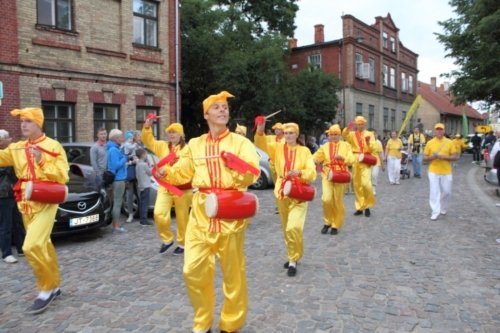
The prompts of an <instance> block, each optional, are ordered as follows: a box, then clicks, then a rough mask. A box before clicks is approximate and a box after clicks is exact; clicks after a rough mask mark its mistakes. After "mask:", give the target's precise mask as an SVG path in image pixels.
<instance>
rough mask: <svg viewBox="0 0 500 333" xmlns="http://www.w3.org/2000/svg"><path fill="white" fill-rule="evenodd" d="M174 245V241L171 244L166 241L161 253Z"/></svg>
mask: <svg viewBox="0 0 500 333" xmlns="http://www.w3.org/2000/svg"><path fill="white" fill-rule="evenodd" d="M172 245H174V242H172V243H170V244H165V243H163V244H161V248H160V253H163V252H165V251H167V250H168V248H169V247H171V246H172Z"/></svg>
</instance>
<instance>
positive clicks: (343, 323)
mask: <svg viewBox="0 0 500 333" xmlns="http://www.w3.org/2000/svg"><path fill="white" fill-rule="evenodd" d="M483 173H484V169H482V168H479V167H478V166H475V165H472V164H471V155H464V156H463V157H462V159H461V160H460V161H459V163H458V167H457V168H456V169H455V170H454V179H453V197H452V204H451V207H450V209H449V212H448V214H446V215H445V216H440V217H439V219H438V220H437V221H431V220H430V208H429V204H428V191H429V188H428V181H427V178H426V177H423V178H422V179H416V178H413V177H411V178H410V179H404V180H401V185H399V186H392V185H389V181H388V179H387V173H386V172H381V173H380V177H379V186H378V188H377V200H378V202H377V205H376V206H375V207H374V208H373V209H372V216H371V217H370V218H367V217H364V216H361V217H357V216H353V215H352V213H353V212H354V203H353V201H354V196H353V195H346V198H345V202H346V208H347V209H346V222H345V225H344V228H343V229H342V230H341V231H340V233H339V234H338V235H335V236H334V235H330V234H328V235H323V234H321V233H320V229H321V227H322V225H323V221H322V208H321V200H320V198H321V186H320V184H321V182H320V180H319V178H318V181H317V182H316V186H317V189H318V193H317V196H316V199H315V200H314V201H313V202H312V203H311V204H310V205H309V212H308V217H307V221H306V225H305V231H304V237H305V254H304V257H303V258H302V260H301V261H300V263H299V266H298V273H297V276H296V277H293V278H291V277H288V276H287V274H286V270H284V269H283V263H284V262H285V261H286V254H285V246H284V242H283V236H282V232H281V226H280V222H279V218H278V215H276V214H275V207H274V196H273V193H272V190H271V189H268V190H264V191H255V192H254V193H256V194H257V196H258V197H259V200H260V211H259V213H258V215H257V216H256V217H255V218H254V219H253V222H252V224H251V225H250V226H249V228H248V230H247V237H246V255H247V272H248V288H249V312H248V318H247V321H246V325H245V327H244V328H243V330H242V331H241V333H259V332H287V333H288V332H297V333H304V332H306V333H307V332H355V333H359V332H439V333H445V332H446V333H448V332H457V333H458V332H460V333H463V332H490V333H494V332H499V331H500V329H499V327H500V255H499V251H500V244H499V243H497V242H496V239H497V238H500V208H499V207H495V203H496V202H500V198H498V197H495V195H494V192H495V187H494V186H493V185H490V184H488V183H486V182H485V181H484V180H483ZM174 226H175V224H174ZM126 227H127V228H128V229H129V232H128V233H126V234H123V235H114V234H112V233H111V229H110V228H109V227H108V228H105V229H103V230H101V231H98V232H94V233H91V234H88V235H80V236H77V237H69V238H65V239H60V240H56V241H55V245H56V249H57V253H58V256H59V263H60V265H61V271H62V286H61V287H62V292H63V294H62V296H61V297H59V298H58V299H57V300H55V301H54V303H53V304H52V305H51V306H50V307H49V309H48V310H47V311H46V312H45V313H43V314H41V315H37V316H32V315H26V314H25V313H24V310H25V308H26V307H28V306H29V305H30V304H31V302H32V301H33V299H34V297H35V296H36V290H35V282H34V278H33V274H32V272H31V269H30V267H29V266H28V265H27V263H26V260H25V258H21V259H20V260H19V261H20V262H19V263H18V264H14V265H9V264H5V263H3V262H1V263H0V266H1V268H0V270H1V275H0V285H1V286H2V287H1V290H2V292H1V294H0V332H22V333H29V332H158V333H159V332H183V333H186V332H190V329H191V320H192V316H193V312H192V308H191V305H190V303H189V300H188V299H187V296H186V292H185V288H184V282H183V278H182V263H183V258H182V256H174V255H173V254H172V249H173V247H172V248H171V249H170V250H169V251H167V253H165V254H159V253H158V250H159V247H160V242H159V240H158V238H157V236H156V231H155V228H154V227H143V226H140V225H139V223H138V221H137V220H135V221H134V223H132V224H127V225H126ZM217 274H218V278H217V285H216V289H217V310H216V311H217V312H216V315H215V318H216V320H215V322H214V323H213V326H212V329H213V330H214V332H218V330H217V328H218V318H219V314H220V312H219V311H220V305H221V303H222V293H221V280H220V276H219V275H220V271H218V272H217Z"/></svg>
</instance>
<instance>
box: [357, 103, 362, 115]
mask: <svg viewBox="0 0 500 333" xmlns="http://www.w3.org/2000/svg"><path fill="white" fill-rule="evenodd" d="M362 115H363V103H359V102H357V103H356V116H362Z"/></svg>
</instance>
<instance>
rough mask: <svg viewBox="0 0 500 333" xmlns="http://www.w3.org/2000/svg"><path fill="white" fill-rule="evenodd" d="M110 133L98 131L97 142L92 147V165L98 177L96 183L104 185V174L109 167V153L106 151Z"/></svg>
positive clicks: (102, 129)
mask: <svg viewBox="0 0 500 333" xmlns="http://www.w3.org/2000/svg"><path fill="white" fill-rule="evenodd" d="M107 137H108V131H106V129H105V128H99V129H98V130H97V141H96V142H95V143H94V144H93V145H92V147H90V164H91V165H92V169H93V170H94V172H95V175H96V183H97V184H98V185H99V186H101V185H102V184H103V180H102V174H103V173H104V171H106V169H107V167H108V152H107V149H106V138H107Z"/></svg>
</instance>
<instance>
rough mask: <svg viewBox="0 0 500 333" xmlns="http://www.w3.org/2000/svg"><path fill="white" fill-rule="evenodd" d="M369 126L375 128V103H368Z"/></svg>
mask: <svg viewBox="0 0 500 333" xmlns="http://www.w3.org/2000/svg"><path fill="white" fill-rule="evenodd" d="M368 128H375V105H368Z"/></svg>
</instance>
